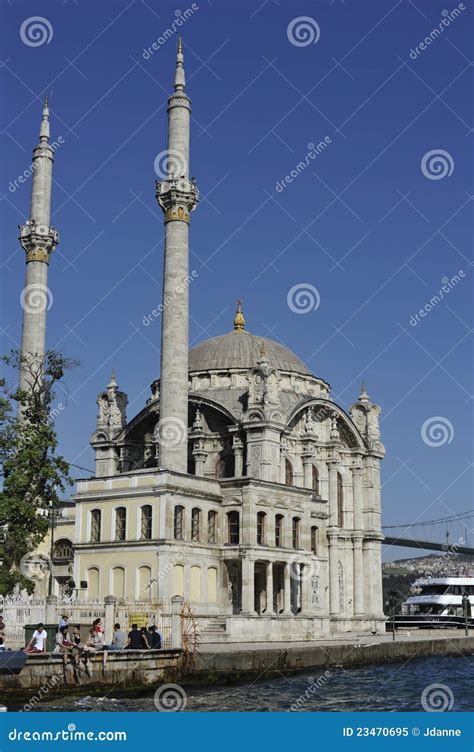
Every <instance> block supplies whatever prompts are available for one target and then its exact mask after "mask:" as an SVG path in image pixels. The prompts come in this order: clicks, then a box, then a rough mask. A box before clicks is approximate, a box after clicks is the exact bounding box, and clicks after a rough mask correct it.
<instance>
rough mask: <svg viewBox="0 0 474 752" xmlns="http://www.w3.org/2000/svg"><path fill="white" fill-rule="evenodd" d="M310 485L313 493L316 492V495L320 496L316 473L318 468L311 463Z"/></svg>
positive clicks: (317, 474)
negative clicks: (311, 475)
mask: <svg viewBox="0 0 474 752" xmlns="http://www.w3.org/2000/svg"><path fill="white" fill-rule="evenodd" d="M311 487H312V489H313V491H314V493H315V494H316V496H320V493H319V473H318V468H317V467H316V465H313V477H312V483H311Z"/></svg>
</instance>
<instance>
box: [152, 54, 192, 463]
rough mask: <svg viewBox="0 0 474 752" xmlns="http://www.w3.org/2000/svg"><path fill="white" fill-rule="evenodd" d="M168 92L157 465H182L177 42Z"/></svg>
mask: <svg viewBox="0 0 474 752" xmlns="http://www.w3.org/2000/svg"><path fill="white" fill-rule="evenodd" d="M174 89H175V92H174V94H173V95H172V96H171V97H170V99H169V100H168V154H169V156H168V165H167V170H168V175H167V177H166V179H165V180H162V181H157V184H156V197H157V200H158V203H159V205H160V206H161V208H162V210H163V213H164V221H165V260H164V271H163V313H162V317H161V319H162V321H161V325H162V328H161V374H160V418H159V425H158V437H157V440H158V443H159V445H160V459H159V465H160V467H161V468H163V469H165V470H173V471H175V472H179V473H187V469H188V347H189V341H188V329H189V282H188V273H189V237H188V233H189V218H190V212H191V211H192V210H193V209H194V208H195V207H196V204H197V202H198V198H199V193H198V190H197V187H196V185H195V182H194V180H189V177H188V176H189V120H190V113H191V103H190V100H189V98H188V97H187V96H186V94H185V80H184V68H183V54H182V47H181V44H180V46H179V47H178V55H177V61H176V76H175V83H174Z"/></svg>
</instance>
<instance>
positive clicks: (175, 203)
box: [156, 177, 199, 222]
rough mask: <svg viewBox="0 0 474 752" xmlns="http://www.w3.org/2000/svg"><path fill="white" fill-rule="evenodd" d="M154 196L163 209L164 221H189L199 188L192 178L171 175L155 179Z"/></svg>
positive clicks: (197, 197)
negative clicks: (164, 178)
mask: <svg viewBox="0 0 474 752" xmlns="http://www.w3.org/2000/svg"><path fill="white" fill-rule="evenodd" d="M156 198H157V201H158V203H159V205H160V206H161V208H162V209H163V213H164V215H165V222H171V221H173V220H183V221H185V222H189V215H190V213H191V212H192V211H194V209H195V208H196V206H197V204H198V201H199V190H198V187H197V185H196V182H195V180H194V179H191V180H189V179H188V178H185V177H181V178H174V177H171V178H167V179H166V180H157V181H156Z"/></svg>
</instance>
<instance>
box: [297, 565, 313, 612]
mask: <svg viewBox="0 0 474 752" xmlns="http://www.w3.org/2000/svg"><path fill="white" fill-rule="evenodd" d="M299 566H300V584H301V613H302V614H308V613H309V612H310V611H311V598H310V587H311V576H310V570H311V565H310V564H300V565H299Z"/></svg>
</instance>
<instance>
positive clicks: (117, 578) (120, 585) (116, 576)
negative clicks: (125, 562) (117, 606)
mask: <svg viewBox="0 0 474 752" xmlns="http://www.w3.org/2000/svg"><path fill="white" fill-rule="evenodd" d="M112 595H115V596H116V597H117V598H125V569H124V568H123V567H114V568H113V569H112Z"/></svg>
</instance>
